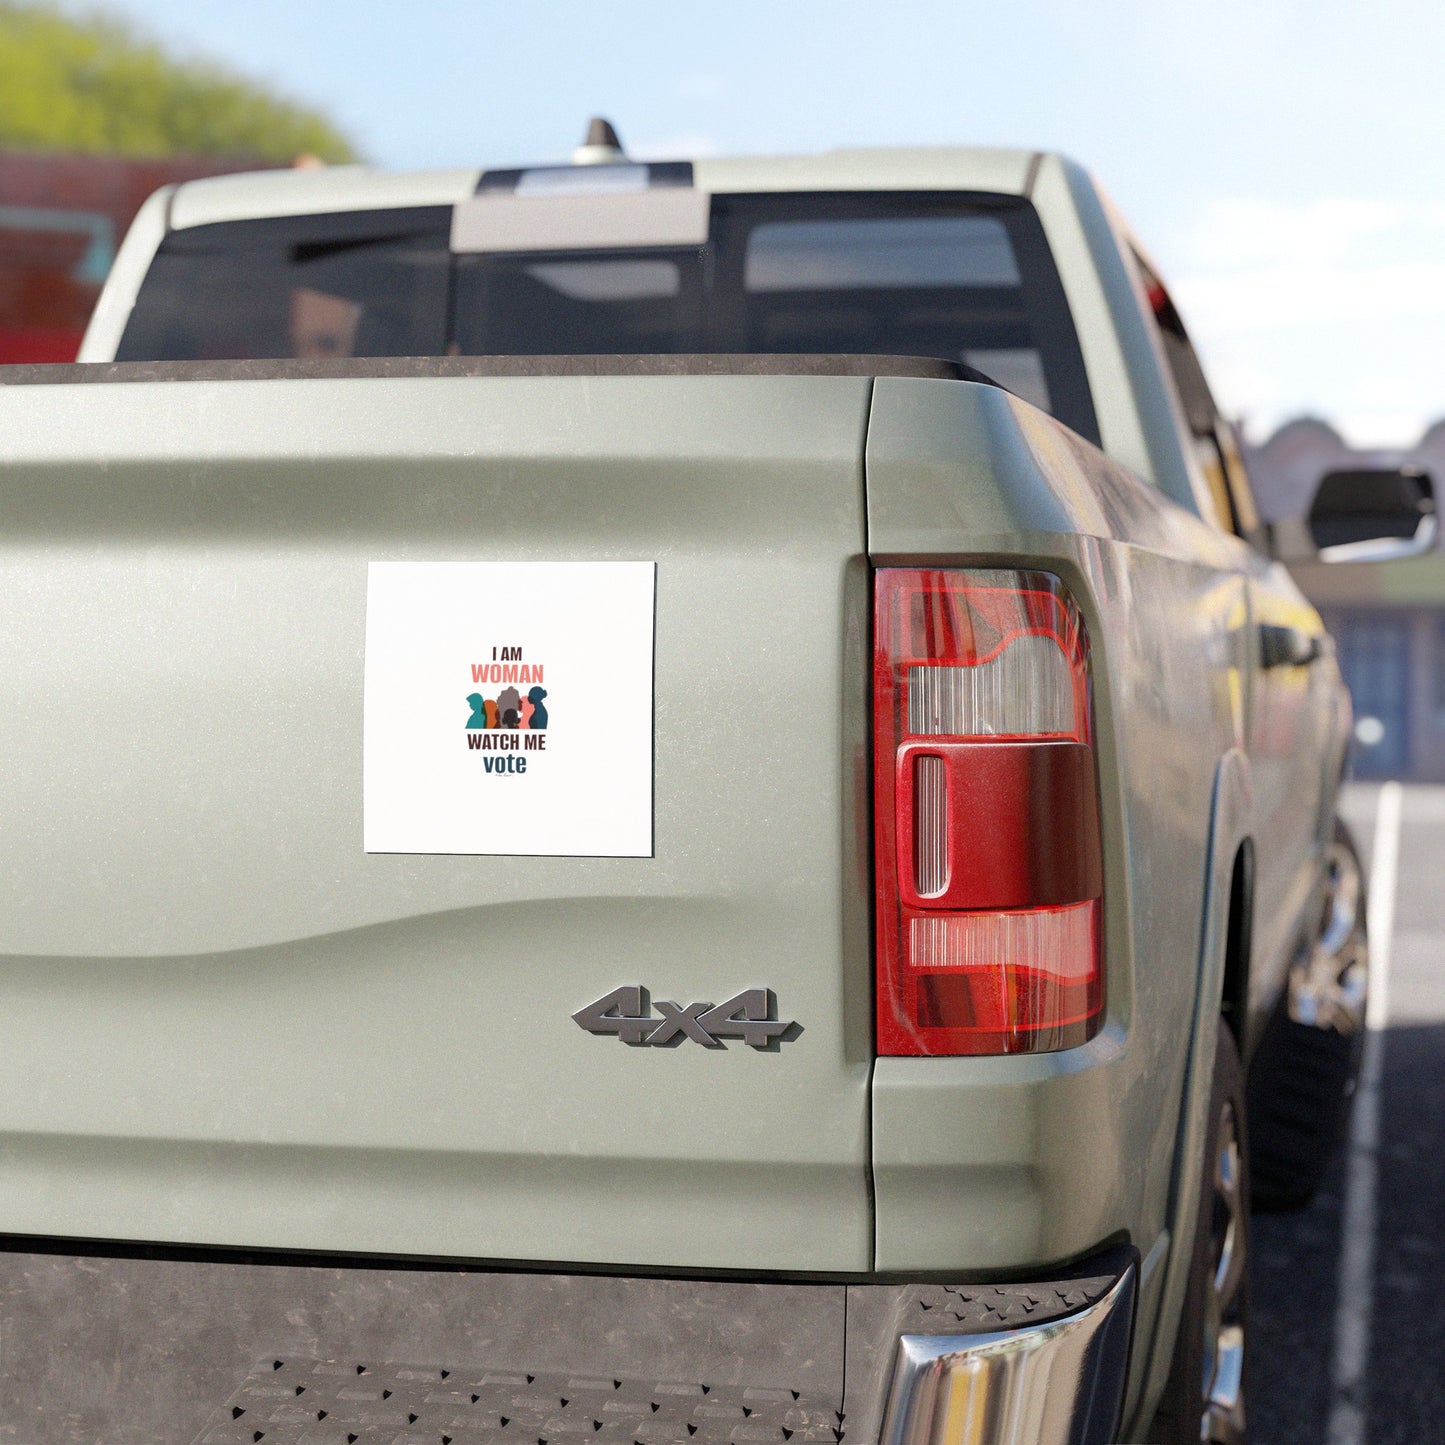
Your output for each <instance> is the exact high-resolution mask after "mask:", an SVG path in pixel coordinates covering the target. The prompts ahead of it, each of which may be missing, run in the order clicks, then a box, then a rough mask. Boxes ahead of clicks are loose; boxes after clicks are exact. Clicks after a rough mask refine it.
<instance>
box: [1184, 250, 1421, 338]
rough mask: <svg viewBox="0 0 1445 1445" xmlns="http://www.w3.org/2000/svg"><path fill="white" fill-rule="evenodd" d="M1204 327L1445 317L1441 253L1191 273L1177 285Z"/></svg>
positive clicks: (1212, 330)
mask: <svg viewBox="0 0 1445 1445" xmlns="http://www.w3.org/2000/svg"><path fill="white" fill-rule="evenodd" d="M1174 290H1175V293H1176V294H1177V296H1178V299H1179V304H1180V307H1181V309H1182V310H1183V312H1184V314H1185V315H1186V316H1190V317H1194V318H1197V319H1198V323H1199V324H1198V325H1197V326H1196V329H1197V330H1199V331H1200V333H1201V334H1207V335H1216V336H1218V335H1225V334H1229V333H1234V332H1243V331H1264V330H1269V329H1273V328H1276V327H1281V326H1299V325H1311V326H1313V325H1318V324H1320V323H1337V324H1346V323H1350V322H1356V321H1378V320H1385V319H1390V318H1394V317H1417V318H1419V319H1421V320H1423V319H1424V318H1426V317H1438V316H1445V260H1441V261H1430V260H1422V261H1410V262H1394V263H1390V264H1387V265H1362V264H1358V263H1345V262H1334V263H1331V262H1327V261H1318V260H1316V261H1310V260H1306V259H1303V258H1302V259H1300V260H1299V261H1297V262H1296V263H1295V264H1293V265H1289V264H1284V263H1273V264H1270V265H1267V266H1251V267H1248V268H1241V269H1239V270H1235V271H1220V272H1215V273H1209V272H1195V273H1194V274H1193V275H1189V276H1185V277H1183V278H1181V279H1180V280H1179V282H1178V283H1177V284H1176V285H1175V287H1174Z"/></svg>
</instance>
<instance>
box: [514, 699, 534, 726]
mask: <svg viewBox="0 0 1445 1445" xmlns="http://www.w3.org/2000/svg"><path fill="white" fill-rule="evenodd" d="M536 710H537V704H536V703H534V702H533V701H532V700H531V699H530V698H525V697H524V698H523V699H522V720H521V722H519V723H518V724H517V726H518V727H519V728H529V727H531V726H532V714H533V713H534V712H535V711H536Z"/></svg>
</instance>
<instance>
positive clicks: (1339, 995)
mask: <svg viewBox="0 0 1445 1445" xmlns="http://www.w3.org/2000/svg"><path fill="white" fill-rule="evenodd" d="M1368 971H1369V948H1368V941H1367V939H1366V936H1365V886H1364V875H1363V871H1362V869H1361V867H1360V860H1359V854H1358V852H1357V850H1356V848H1355V844H1354V839H1353V838H1351V837H1350V834H1349V830H1348V829H1346V827H1345V826H1344V824H1343V823H1337V824H1336V825H1335V838H1334V843H1333V845H1332V847H1331V849H1330V854H1329V859H1328V865H1327V870H1326V890H1325V899H1324V916H1323V918H1322V919H1321V922H1320V929H1319V938H1318V940H1317V941H1315V942H1314V943H1313V945H1312V948H1311V951H1310V953H1309V955H1308V956H1307V957H1304V958H1302V959H1301V960H1300V961H1299V962H1297V963H1296V965H1295V966H1294V968H1293V969H1291V971H1290V979H1289V984H1288V987H1287V988H1286V989H1285V992H1284V994H1283V996H1282V997H1281V998H1280V1001H1279V1006H1278V1008H1277V1009H1276V1010H1275V1013H1274V1016H1273V1017H1272V1018H1271V1019H1270V1021H1269V1025H1268V1027H1267V1028H1266V1029H1265V1032H1264V1036H1263V1038H1261V1039H1260V1042H1259V1048H1258V1049H1257V1050H1256V1052H1255V1057H1254V1062H1253V1064H1252V1065H1251V1067H1250V1079H1249V1132H1250V1170H1251V1174H1252V1176H1253V1188H1254V1202H1255V1204H1256V1205H1258V1206H1260V1207H1262V1208H1273V1209H1298V1208H1300V1207H1302V1206H1303V1205H1306V1204H1308V1203H1309V1202H1310V1200H1311V1199H1312V1198H1313V1197H1314V1195H1315V1193H1316V1191H1317V1190H1318V1189H1319V1187H1320V1183H1321V1181H1322V1179H1323V1177H1324V1172H1325V1169H1326V1167H1327V1166H1328V1164H1329V1162H1330V1159H1331V1157H1332V1156H1333V1155H1334V1152H1335V1149H1336V1147H1337V1146H1338V1145H1339V1142H1340V1140H1341V1138H1342V1137H1343V1135H1344V1132H1345V1126H1346V1123H1347V1122H1348V1118H1349V1106H1350V1100H1351V1097H1352V1095H1353V1091H1354V1085H1355V1078H1356V1075H1357V1074H1358V1073H1359V1068H1360V1054H1361V1049H1362V1045H1363V1043H1364V1022H1365V1018H1364V1014H1365V991H1366V984H1367V980H1368Z"/></svg>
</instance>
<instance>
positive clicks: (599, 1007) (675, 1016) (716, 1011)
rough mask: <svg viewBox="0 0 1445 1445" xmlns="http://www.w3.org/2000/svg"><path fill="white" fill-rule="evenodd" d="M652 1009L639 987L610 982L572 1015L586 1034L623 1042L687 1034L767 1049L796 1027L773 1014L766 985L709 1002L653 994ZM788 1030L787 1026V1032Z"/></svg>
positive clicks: (712, 1043) (662, 1040) (706, 1041)
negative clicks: (609, 987)
mask: <svg viewBox="0 0 1445 1445" xmlns="http://www.w3.org/2000/svg"><path fill="white" fill-rule="evenodd" d="M656 1007H657V1010H658V1014H660V1015H661V1017H659V1016H658V1014H654V1013H653V1012H652V1008H653V1005H652V1003H651V1002H650V1001H649V999H648V994H647V990H646V989H645V988H640V987H638V988H615V989H613V990H612V992H611V993H609V994H604V995H603V996H602V997H601V998H599V999H598V1000H597V1002H596V1003H589V1004H588V1005H587V1007H586V1008H583V1009H578V1010H577V1012H576V1013H575V1014H573V1015H572V1018H573V1019H574V1021H575V1022H576V1023H577V1024H578V1025H579V1026H580V1027H582V1028H584V1029H586V1030H587V1032H588V1033H589V1034H615V1035H616V1036H617V1038H619V1039H621V1040H622V1042H623V1043H624V1044H659V1045H662V1046H664V1047H665V1046H667V1045H669V1044H680V1043H681V1042H682V1041H683V1040H684V1039H691V1040H692V1041H693V1042H694V1043H698V1044H701V1045H702V1046H703V1047H704V1048H708V1049H721V1048H724V1047H726V1045H725V1044H724V1042H723V1040H724V1039H741V1040H742V1041H743V1043H745V1044H746V1045H747V1046H748V1047H749V1048H752V1049H770V1048H773V1047H775V1046H776V1045H777V1044H778V1043H780V1042H782V1040H783V1039H784V1038H785V1037H792V1036H793V1034H796V1033H797V1032H800V1030H799V1029H798V1025H797V1024H796V1023H795V1022H794V1021H793V1020H792V1019H777V1018H774V1017H773V1016H772V1015H773V995H772V992H771V990H769V989H766V988H745V989H744V990H743V991H742V992H741V993H735V994H734V995H733V996H732V997H731V998H730V999H727V1000H726V1001H725V1002H723V1003H720V1004H718V1005H717V1006H716V1007H714V1006H713V1005H712V1004H710V1003H690V1004H688V1005H687V1007H686V1008H684V1007H683V1006H682V1005H681V1004H678V1003H672V1002H671V1001H669V1000H665V999H658V1001H657V1005H656ZM790 1031H791V1032H790Z"/></svg>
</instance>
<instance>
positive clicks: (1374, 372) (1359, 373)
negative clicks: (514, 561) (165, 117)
mask: <svg viewBox="0 0 1445 1445" xmlns="http://www.w3.org/2000/svg"><path fill="white" fill-rule="evenodd" d="M71 8H76V9H84V8H90V7H87V6H83V5H79V4H77V5H73V6H72V7H71ZM105 8H107V9H109V10H111V11H118V12H120V13H122V14H125V15H128V16H130V17H131V18H133V19H134V20H135V21H137V22H138V23H139V24H140V25H141V26H142V27H143V28H144V29H146V30H148V31H150V32H151V33H152V34H153V35H155V36H156V37H157V38H159V39H161V40H163V41H165V42H166V43H168V44H169V45H170V46H172V47H173V48H175V49H177V50H179V51H181V52H182V53H186V54H190V55H199V56H204V57H207V58H211V59H215V60H219V61H222V62H224V63H226V64H228V65H230V66H231V67H233V68H235V69H237V70H240V71H242V72H245V73H247V74H249V75H252V76H255V77H257V78H259V79H264V80H266V81H268V82H270V83H272V84H274V85H276V86H278V87H279V88H281V89H282V90H284V91H286V92H289V93H290V94H291V95H293V96H294V97H296V98H297V99H301V100H305V101H308V102H311V103H313V104H316V105H318V106H320V107H321V108H323V109H324V110H326V111H327V112H328V113H329V114H330V115H331V116H332V117H333V118H334V119H335V120H336V121H337V122H338V123H339V124H340V125H341V126H342V127H343V128H344V129H345V130H346V131H347V132H348V133H349V134H350V135H351V136H352V137H353V138H354V139H355V141H356V142H357V144H358V145H359V146H360V147H361V149H362V151H363V152H364V153H365V154H366V156H367V158H368V159H370V160H373V161H375V162H377V163H378V164H382V165H386V166H393V167H429V166H445V165H453V164H464V165H470V164H477V163H480V164H507V163H521V162H527V161H533V160H543V159H549V158H557V157H562V156H565V155H566V153H567V152H568V151H569V149H570V148H571V146H572V145H574V144H575V143H576V142H577V140H579V139H580V133H581V130H582V128H583V125H584V123H585V121H586V119H587V117H588V116H589V115H591V114H594V113H601V114H605V115H608V116H609V117H611V118H612V119H613V121H614V122H615V123H616V125H617V127H618V129H619V131H620V132H621V134H622V137H623V140H624V141H625V142H626V143H627V145H628V147H629V148H630V149H632V150H633V151H635V152H639V153H646V154H652V155H659V154H672V155H687V154H696V153H698V152H704V151H705V152H709V153H719V152H721V153H728V152H771V151H790V150H822V149H827V148H829V147H831V146H835V145H857V144H885V145H894V144H897V145H920V144H965V143H982V144H989V143H1000V144H1019V145H1030V146H1040V147H1050V148H1057V149H1062V150H1066V151H1068V152H1070V153H1072V154H1073V155H1075V156H1077V157H1078V158H1079V159H1080V160H1082V161H1084V162H1085V163H1086V164H1087V165H1089V166H1090V167H1091V168H1092V169H1093V170H1094V171H1095V172H1096V173H1097V174H1098V175H1099V176H1100V178H1101V179H1102V180H1103V181H1104V183H1105V185H1106V186H1107V187H1108V188H1109V189H1110V191H1111V192H1112V193H1113V195H1114V197H1115V199H1116V200H1117V201H1118V203H1119V204H1120V206H1121V208H1122V209H1123V210H1124V212H1125V214H1126V215H1128V216H1129V218H1130V219H1131V221H1132V223H1133V225H1134V226H1135V228H1136V229H1137V230H1138V232H1139V233H1140V235H1141V236H1142V237H1143V239H1144V241H1145V243H1146V245H1148V246H1149V248H1150V249H1151V250H1152V251H1153V253H1154V254H1155V256H1156V258H1157V259H1158V261H1159V263H1160V265H1161V267H1162V269H1163V271H1164V274H1165V276H1166V277H1167V278H1168V279H1169V280H1170V282H1171V284H1172V286H1173V288H1174V290H1175V291H1176V293H1177V294H1178V298H1179V300H1180V303H1181V308H1182V309H1183V311H1184V312H1185V316H1186V319H1187V320H1188V322H1189V324H1190V327H1191V330H1192V331H1193V332H1194V334H1195V336H1196V339H1197V340H1198V342H1199V344H1200V347H1201V350H1202V351H1203V352H1204V354H1205V359H1206V361H1207V362H1208V363H1209V365H1210V370H1211V374H1212V375H1213V377H1214V379H1215V381H1216V388H1217V390H1218V391H1219V392H1220V394H1221V400H1222V401H1223V402H1224V403H1225V404H1226V406H1227V407H1229V408H1230V409H1231V410H1232V411H1233V412H1235V413H1236V414H1239V415H1243V416H1245V417H1246V418H1247V420H1248V422H1249V425H1250V429H1251V431H1252V432H1255V433H1256V434H1258V433H1260V432H1262V431H1266V430H1267V429H1268V428H1269V427H1270V426H1271V425H1273V424H1274V423H1275V422H1277V421H1278V420H1280V419H1281V418H1283V417H1287V416H1291V415H1295V414H1298V413H1300V412H1302V411H1309V412H1313V413H1314V414H1316V415H1323V416H1327V417H1330V418H1331V419H1333V420H1335V421H1336V423H1337V424H1339V425H1341V426H1342V427H1343V428H1344V429H1345V430H1346V432H1347V434H1349V435H1351V437H1352V438H1353V439H1355V440H1357V441H1360V442H1362V443H1390V442H1396V441H1398V442H1408V441H1409V440H1411V439H1413V437H1414V436H1416V435H1418V433H1419V431H1420V430H1421V428H1422V427H1423V425H1424V423H1425V422H1426V421H1427V420H1428V419H1433V418H1436V417H1440V416H1445V157H1442V148H1445V83H1442V69H1441V67H1442V59H1441V57H1442V56H1445V4H1441V3H1440V0H1374V3H1373V4H1369V5H1367V4H1366V3H1365V0H1313V3H1303V0H1252V3H1246V0H1210V3H1203V0H1155V3H1154V4H1145V3H1143V0H1074V3H1064V0H987V3H980V0H952V3H938V0H913V3H910V0H892V3H883V0H872V3H867V4H864V3H856V0H831V3H819V0H773V3H760V0H728V3H726V4H712V5H698V4H693V5H689V4H686V3H680V0H674V3H671V4H662V3H654V0H607V3H602V0H592V3H578V0H554V3H549V0H531V3H527V0H508V3H494V0H407V3H401V0H111V3H109V4H108V5H106V7H105Z"/></svg>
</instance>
